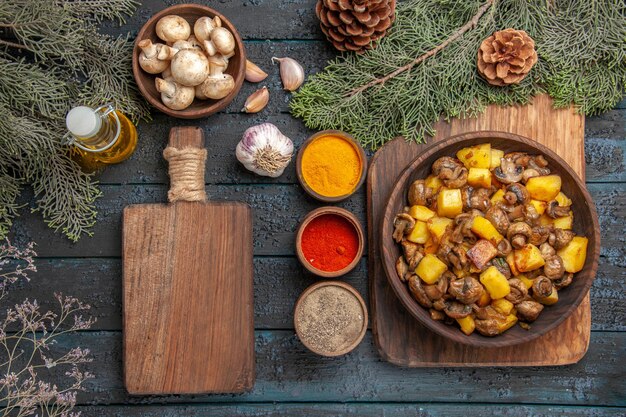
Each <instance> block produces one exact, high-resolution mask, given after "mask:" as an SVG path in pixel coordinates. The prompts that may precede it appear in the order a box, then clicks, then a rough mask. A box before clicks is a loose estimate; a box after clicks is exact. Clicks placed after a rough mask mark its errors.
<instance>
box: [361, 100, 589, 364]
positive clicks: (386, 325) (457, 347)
mask: <svg viewBox="0 0 626 417" xmlns="http://www.w3.org/2000/svg"><path fill="white" fill-rule="evenodd" d="M436 128H437V134H436V136H435V137H434V138H432V141H433V142H436V141H438V140H441V139H445V138H448V137H450V136H454V135H457V134H460V133H465V132H473V131H480V130H484V131H504V132H510V133H516V134H519V135H522V136H525V137H528V138H531V139H535V140H537V141H538V142H540V143H542V144H544V145H546V146H547V147H548V148H550V149H551V150H553V151H555V152H556V153H557V154H559V155H560V156H561V157H562V158H563V159H564V160H565V161H566V162H567V163H569V164H570V166H571V167H572V168H573V169H574V171H575V172H577V173H578V174H579V175H581V176H584V163H585V161H584V117H583V116H582V115H580V114H576V113H575V112H574V111H573V110H572V109H561V110H555V109H553V108H552V100H551V99H550V98H549V97H548V96H545V95H544V96H538V97H535V99H534V100H533V103H532V104H531V105H527V106H515V107H506V108H504V107H500V106H489V107H488V108H487V111H486V112H485V113H484V114H481V115H480V116H478V117H477V118H468V119H460V120H459V119H455V120H452V121H451V122H450V123H445V122H440V123H438V124H437V126H436ZM426 148H427V145H416V144H414V143H407V142H406V141H404V140H403V139H396V140H394V141H392V142H390V143H388V144H386V145H385V146H384V147H383V148H382V149H381V150H379V151H378V152H377V153H376V155H375V156H374V158H373V159H372V162H371V163H370V167H369V171H368V181H367V193H368V199H367V204H368V225H369V228H370V230H369V238H370V245H369V259H370V264H369V271H370V306H371V307H370V308H371V315H372V330H373V333H374V338H375V341H376V345H377V347H378V350H379V352H380V354H381V356H382V357H383V358H384V359H385V360H388V361H390V362H391V363H394V364H396V365H400V366H410V367H420V366H433V367H442V366H506V365H509V366H531V365H532V366H549V365H566V364H571V363H575V362H578V361H579V360H580V359H581V358H582V357H583V356H584V355H585V353H586V352H587V348H588V346H589V336H590V331H591V311H590V306H589V297H588V296H587V297H586V298H585V299H584V300H583V302H582V303H581V305H580V306H579V307H578V309H576V311H575V312H574V313H572V315H571V316H570V317H569V318H568V319H567V320H565V321H564V322H563V323H562V324H560V325H559V326H558V327H557V328H556V329H554V330H552V331H550V332H549V333H547V334H545V335H543V336H541V337H539V338H538V339H535V340H533V341H531V342H528V343H525V344H523V345H517V346H509V347H500V348H497V349H491V348H490V349H487V348H484V347H473V346H468V345H463V344H460V343H453V342H452V341H450V340H449V339H446V338H445V337H442V336H440V335H437V334H434V333H433V332H432V331H430V330H428V329H427V328H426V327H425V326H423V325H422V324H420V323H419V322H417V321H416V319H415V318H413V317H412V316H411V315H410V314H409V313H408V312H407V311H406V310H405V309H404V308H403V307H402V306H400V305H399V304H400V302H399V300H398V299H397V296H396V294H395V293H394V291H393V289H392V288H391V286H390V285H389V282H388V280H387V277H386V275H385V272H384V271H383V267H382V264H381V262H380V261H379V259H380V257H381V256H382V254H381V252H380V248H379V245H378V244H379V242H380V239H381V237H380V236H381V235H380V233H382V232H381V231H380V224H381V216H382V212H383V211H384V208H385V206H386V204H387V200H388V195H389V193H390V192H391V189H392V188H393V186H394V184H395V179H396V177H397V176H398V175H399V174H400V173H401V172H402V171H403V169H404V167H406V166H407V164H408V163H409V162H410V161H412V160H413V159H414V158H415V157H416V156H418V155H419V154H420V152H422V151H423V150H424V149H426Z"/></svg>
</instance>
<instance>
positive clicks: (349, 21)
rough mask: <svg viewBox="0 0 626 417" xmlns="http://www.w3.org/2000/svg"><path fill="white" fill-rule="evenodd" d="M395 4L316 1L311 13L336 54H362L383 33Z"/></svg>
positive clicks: (364, 0) (376, 0)
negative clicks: (347, 52)
mask: <svg viewBox="0 0 626 417" xmlns="http://www.w3.org/2000/svg"><path fill="white" fill-rule="evenodd" d="M395 10H396V0H318V2H317V4H316V6H315V13H316V14H317V17H318V18H319V19H320V27H321V28H322V32H324V34H325V35H326V37H327V38H328V40H329V41H330V42H331V43H332V44H333V45H334V46H335V48H337V49H338V50H340V51H355V52H363V51H365V50H366V49H370V48H371V47H372V42H373V41H376V40H378V39H380V38H382V37H383V36H385V33H387V29H389V27H390V26H391V24H392V23H393V21H394V19H395Z"/></svg>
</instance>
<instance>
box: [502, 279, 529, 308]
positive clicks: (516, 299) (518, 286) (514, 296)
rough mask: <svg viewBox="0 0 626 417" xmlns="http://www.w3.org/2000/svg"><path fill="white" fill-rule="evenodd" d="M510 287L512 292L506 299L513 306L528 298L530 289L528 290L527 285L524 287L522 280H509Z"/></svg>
mask: <svg viewBox="0 0 626 417" xmlns="http://www.w3.org/2000/svg"><path fill="white" fill-rule="evenodd" d="M509 287H511V292H510V293H509V294H508V295H507V296H506V297H504V298H506V299H507V300H509V301H510V302H512V303H513V304H518V303H520V302H522V301H523V300H524V299H525V298H526V297H528V288H526V285H524V283H523V282H522V281H521V280H519V279H517V278H511V279H510V280H509Z"/></svg>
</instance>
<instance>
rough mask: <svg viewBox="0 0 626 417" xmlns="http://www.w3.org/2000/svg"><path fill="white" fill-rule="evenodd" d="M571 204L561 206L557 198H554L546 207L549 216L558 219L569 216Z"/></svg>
mask: <svg viewBox="0 0 626 417" xmlns="http://www.w3.org/2000/svg"><path fill="white" fill-rule="evenodd" d="M569 212H570V206H559V203H558V202H557V201H556V200H552V201H550V202H549V203H548V208H547V209H546V213H547V214H548V216H550V217H552V218H553V219H556V218H557V217H565V216H569Z"/></svg>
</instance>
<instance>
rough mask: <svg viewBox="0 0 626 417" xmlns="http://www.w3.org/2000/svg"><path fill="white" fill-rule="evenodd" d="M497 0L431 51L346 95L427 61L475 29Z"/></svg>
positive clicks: (349, 95)
mask: <svg viewBox="0 0 626 417" xmlns="http://www.w3.org/2000/svg"><path fill="white" fill-rule="evenodd" d="M495 1H496V0H487V2H486V3H485V4H483V5H482V6H480V8H479V9H478V11H477V12H476V14H475V15H474V17H472V19H471V20H470V21H468V22H467V23H466V24H465V25H463V26H462V27H461V28H459V30H457V31H456V32H454V33H453V34H452V35H450V37H449V38H448V39H446V40H445V41H443V42H442V43H440V44H439V45H437V46H436V47H434V48H433V49H431V50H430V51H428V52H426V53H425V54H423V55H420V56H419V57H417V58H415V59H414V60H413V61H411V62H410V63H408V64H407V65H404V66H402V67H400V68H398V69H396V70H395V71H393V72H390V73H389V74H387V75H385V76H384V77H381V78H376V79H375V80H372V81H370V82H369V83H367V84H364V85H362V86H361V87H359V88H355V89H354V90H352V91H350V92H349V93H348V94H346V97H352V96H354V95H356V94H359V93H361V92H363V91H365V90H367V89H368V88H370V87H373V86H375V85H378V84H384V83H385V82H386V81H388V80H390V79H392V78H394V77H396V76H397V75H399V74H402V73H403V72H405V71H409V70H410V69H411V68H413V67H414V66H416V65H417V64H419V63H420V62H422V61H425V60H426V59H428V58H430V57H431V56H434V55H436V54H437V52H439V51H441V50H442V49H444V48H445V47H446V46H448V45H449V44H451V43H452V42H454V41H455V40H457V39H458V38H460V37H461V36H463V34H464V33H465V32H467V31H468V30H470V29H473V28H474V27H475V26H476V25H477V24H478V21H479V20H480V18H481V17H482V15H483V14H485V12H486V11H487V10H488V9H489V8H490V7H491V6H492V5H493V4H494V2H495Z"/></svg>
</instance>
